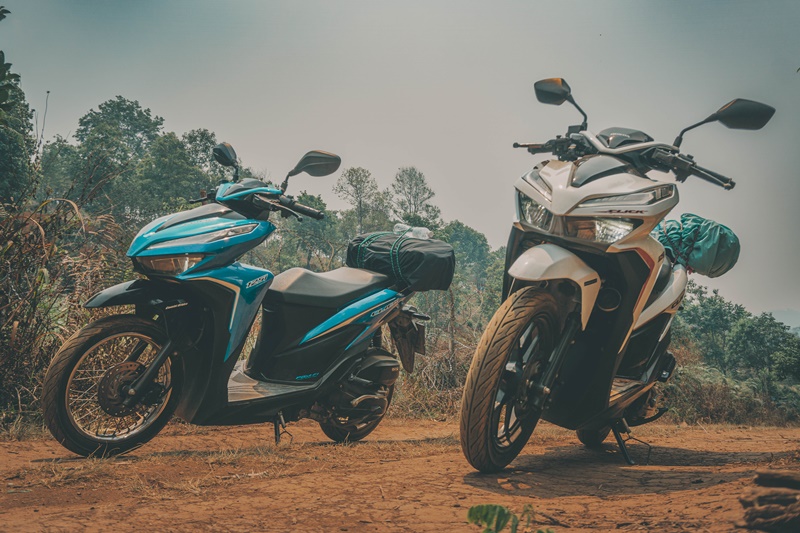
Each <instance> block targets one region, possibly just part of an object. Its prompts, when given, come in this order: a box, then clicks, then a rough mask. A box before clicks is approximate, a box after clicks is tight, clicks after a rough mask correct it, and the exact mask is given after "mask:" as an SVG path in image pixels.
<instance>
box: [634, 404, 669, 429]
mask: <svg viewBox="0 0 800 533" xmlns="http://www.w3.org/2000/svg"><path fill="white" fill-rule="evenodd" d="M667 411H669V407H659V408H658V412H656V414H654V415H653V416H650V417H647V418H634V419H633V420H630V421H628V426H630V427H636V426H642V425H644V424H649V423H650V422H655V421H656V420H658V419H659V418H661V417H662V416H664V415H665V414H666V413H667Z"/></svg>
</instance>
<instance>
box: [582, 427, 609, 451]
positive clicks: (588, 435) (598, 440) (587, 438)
mask: <svg viewBox="0 0 800 533" xmlns="http://www.w3.org/2000/svg"><path fill="white" fill-rule="evenodd" d="M609 433H611V426H605V427H602V428H600V429H579V430H577V431H576V432H575V434H576V435H577V436H578V440H579V441H581V442H582V443H583V445H584V446H586V447H587V448H600V447H601V446H602V445H603V441H605V440H606V437H608V434H609Z"/></svg>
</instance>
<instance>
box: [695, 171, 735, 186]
mask: <svg viewBox="0 0 800 533" xmlns="http://www.w3.org/2000/svg"><path fill="white" fill-rule="evenodd" d="M692 174H694V175H695V176H697V177H698V178H700V179H702V180H704V181H707V182H709V183H713V184H714V185H719V186H720V187H722V188H723V189H726V190H731V189H733V188H734V187H735V186H736V182H735V181H733V180H732V179H730V178H726V177H725V176H723V175H722V174H717V173H716V172H713V171H711V170H706V169H704V168H703V167H699V166H695V167H694V168H693V169H692Z"/></svg>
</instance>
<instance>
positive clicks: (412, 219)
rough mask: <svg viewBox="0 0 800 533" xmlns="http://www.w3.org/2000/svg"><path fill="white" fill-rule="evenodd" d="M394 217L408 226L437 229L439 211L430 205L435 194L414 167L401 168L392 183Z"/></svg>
mask: <svg viewBox="0 0 800 533" xmlns="http://www.w3.org/2000/svg"><path fill="white" fill-rule="evenodd" d="M392 193H393V194H394V205H393V210H394V215H395V216H396V217H397V218H398V219H400V220H402V221H403V222H405V223H406V224H409V225H410V226H424V227H427V228H430V229H433V230H435V229H437V228H439V227H440V225H441V220H440V218H439V217H440V215H441V211H440V210H439V208H438V207H436V206H435V205H433V204H432V203H431V200H432V199H433V197H434V196H436V193H435V192H433V189H431V188H430V186H429V185H428V180H427V179H425V174H423V173H422V172H420V171H419V170H418V169H417V168H416V167H401V168H400V169H399V170H398V171H397V174H395V176H394V181H393V182H392Z"/></svg>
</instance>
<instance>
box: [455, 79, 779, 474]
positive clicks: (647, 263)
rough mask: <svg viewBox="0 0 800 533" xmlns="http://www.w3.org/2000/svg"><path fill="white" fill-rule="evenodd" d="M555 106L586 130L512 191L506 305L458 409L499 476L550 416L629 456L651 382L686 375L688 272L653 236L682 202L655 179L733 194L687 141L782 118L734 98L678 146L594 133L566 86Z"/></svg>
mask: <svg viewBox="0 0 800 533" xmlns="http://www.w3.org/2000/svg"><path fill="white" fill-rule="evenodd" d="M535 90H536V97H537V99H538V100H539V101H540V102H542V103H546V104H554V105H560V104H562V103H563V102H565V101H566V102H570V103H571V104H572V105H574V106H575V108H576V109H577V110H578V111H579V112H580V113H581V114H582V115H583V123H582V124H580V125H578V126H570V127H569V128H568V131H567V135H566V136H560V135H559V136H557V137H556V138H555V139H552V140H550V141H547V142H546V143H544V144H517V143H515V144H514V147H515V148H526V149H527V150H528V151H529V152H530V153H532V154H537V153H552V154H553V155H554V156H556V158H555V159H553V160H550V161H543V162H542V163H540V164H539V165H537V166H536V167H535V168H534V169H533V170H531V171H530V172H529V173H527V174H526V175H524V176H523V177H522V178H520V179H519V180H518V181H517V183H516V184H515V187H516V196H517V215H518V216H517V222H515V223H514V226H513V228H512V230H511V235H510V237H509V241H508V247H507V256H506V271H507V274H506V276H505V279H504V283H503V298H504V303H503V304H502V305H501V306H500V308H499V309H498V310H497V312H496V313H495V315H494V317H493V318H492V320H491V322H490V323H489V325H488V327H487V329H486V331H485V332H484V334H483V336H482V338H481V341H480V343H479V345H478V348H477V350H476V353H475V356H474V358H473V360H472V365H471V366H470V370H469V375H468V377H467V382H466V385H465V388H464V397H463V400H462V407H461V446H462V449H463V451H464V455H465V456H466V458H467V460H468V461H469V462H470V464H472V466H474V467H475V468H476V469H478V470H480V471H483V472H495V471H499V470H501V469H502V468H504V467H505V466H506V465H508V464H509V463H510V462H511V461H512V460H513V459H514V458H515V457H516V456H517V455H518V454H519V452H520V451H521V450H522V448H523V446H525V443H526V442H527V441H528V438H529V437H530V435H531V433H532V432H533V430H534V428H535V427H536V424H537V423H538V421H539V419H540V418H543V419H545V420H547V421H549V422H552V423H554V424H556V425H559V426H562V427H565V428H568V429H575V430H577V434H578V438H579V439H580V440H581V442H583V443H584V444H585V445H587V446H590V447H599V446H600V444H601V443H602V442H603V441H604V440H605V438H606V437H607V436H608V434H609V433H610V432H613V433H614V436H615V438H616V441H617V444H618V445H619V447H620V450H621V452H622V455H623V457H624V459H625V460H626V461H627V462H628V463H629V464H634V462H633V460H632V459H631V457H630V455H629V453H628V450H627V448H626V445H625V441H626V440H627V439H626V438H624V437H623V434H626V435H627V438H628V439H630V438H632V437H631V436H630V426H635V425H641V424H645V423H648V422H652V421H654V420H656V419H657V418H659V417H660V416H661V415H663V414H664V412H666V409H664V408H659V407H658V406H657V402H656V396H655V391H654V389H653V387H654V385H655V384H656V383H658V382H666V381H667V380H669V379H670V377H671V376H672V373H673V371H674V368H675V358H674V357H673V356H672V354H671V353H670V352H669V351H668V350H667V348H668V346H669V341H670V326H671V323H672V319H673V317H674V315H675V313H676V312H677V311H678V309H679V308H680V306H681V303H682V301H683V298H684V295H685V293H686V285H687V271H686V268H685V267H684V266H683V265H681V264H679V263H678V262H675V263H673V261H674V260H675V258H671V257H669V256H668V255H667V254H666V253H665V250H664V247H663V246H662V245H661V244H660V243H659V241H658V240H656V239H654V238H653V237H652V236H651V235H650V232H651V231H652V230H653V229H654V228H655V227H656V226H657V225H658V224H659V222H661V221H662V220H663V219H664V217H665V216H666V215H667V213H669V211H670V210H671V209H672V208H673V207H675V205H676V204H677V203H678V190H677V187H676V186H675V185H673V184H670V183H663V182H658V181H654V180H652V179H650V178H648V177H647V175H646V173H647V172H649V171H651V170H658V171H664V172H668V171H672V172H674V174H675V177H676V179H677V181H679V182H683V181H685V180H686V179H687V178H688V177H689V176H696V177H699V178H701V179H704V180H706V181H708V182H710V183H713V184H715V185H719V186H720V187H723V188H724V189H732V188H733V187H734V185H735V184H734V182H733V181H732V180H731V179H729V178H726V177H725V176H722V175H720V174H718V173H716V172H712V171H710V170H707V169H704V168H702V167H700V166H698V165H697V164H696V163H695V162H694V160H693V159H692V158H691V156H687V155H684V154H681V153H680V150H679V147H680V145H681V141H682V139H683V134H684V133H686V132H687V131H688V130H690V129H693V128H695V127H697V126H700V125H702V124H706V123H709V122H720V123H722V124H723V125H725V126H727V127H729V128H736V129H752V130H756V129H760V128H762V127H763V126H764V125H765V124H766V123H767V122H768V121H769V120H770V118H772V115H773V114H774V112H775V110H774V109H773V108H772V107H770V106H768V105H765V104H761V103H758V102H753V101H750V100H744V99H736V100H733V101H732V102H730V103H728V104H726V105H725V106H723V107H722V108H721V109H719V110H718V111H717V112H716V113H714V114H712V115H711V116H709V117H708V118H706V119H705V120H702V121H700V122H698V123H696V124H693V125H692V126H689V127H687V128H685V129H684V130H683V131H682V132H681V133H680V135H679V136H678V137H677V138H676V139H675V141H674V142H673V143H672V144H671V145H670V144H665V143H661V142H657V141H654V140H653V139H652V138H651V137H650V136H648V135H647V134H645V133H643V132H641V131H636V130H631V129H626V128H609V129H606V130H603V131H601V132H600V133H599V134H597V135H595V134H593V133H591V132H590V131H588V130H587V123H586V119H587V117H586V114H585V113H584V112H583V110H582V109H581V108H580V107H579V106H578V105H577V104H576V103H575V100H574V99H573V97H572V95H571V91H570V88H569V85H568V84H567V83H566V81H564V80H563V79H561V78H553V79H547V80H542V81H539V82H537V83H536V84H535Z"/></svg>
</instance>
